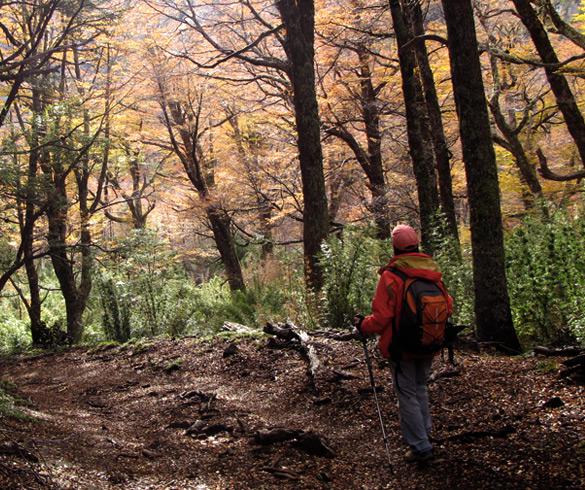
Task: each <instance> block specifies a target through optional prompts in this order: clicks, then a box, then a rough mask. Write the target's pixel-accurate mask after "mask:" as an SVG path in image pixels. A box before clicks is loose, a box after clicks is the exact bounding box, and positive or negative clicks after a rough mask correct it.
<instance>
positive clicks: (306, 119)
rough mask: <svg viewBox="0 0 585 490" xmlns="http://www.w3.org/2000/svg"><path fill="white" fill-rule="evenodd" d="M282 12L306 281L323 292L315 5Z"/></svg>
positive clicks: (283, 3) (303, 0)
mask: <svg viewBox="0 0 585 490" xmlns="http://www.w3.org/2000/svg"><path fill="white" fill-rule="evenodd" d="M277 6H278V10H279V12H280V17H281V19H282V23H283V24H284V27H285V29H286V35H285V38H284V49H285V51H286V54H287V57H288V60H289V74H290V78H291V82H292V87H293V104H294V108H295V122H296V129H297V134H298V139H297V144H298V150H299V161H300V166H301V179H302V187H303V198H304V207H303V225H304V226H303V245H304V257H305V278H306V282H307V285H308V286H309V287H310V288H311V289H313V290H320V289H321V287H322V286H323V271H322V268H321V265H320V264H319V260H318V254H319V253H320V251H321V243H322V242H323V240H324V239H325V238H326V237H327V234H328V232H329V216H328V207H327V194H326V187H325V177H324V174H323V152H322V148H321V134H320V120H319V109H318V106H317V93H316V89H315V67H314V62H315V48H314V43H315V6H314V3H313V0H297V1H295V0H280V1H279V2H278V3H277Z"/></svg>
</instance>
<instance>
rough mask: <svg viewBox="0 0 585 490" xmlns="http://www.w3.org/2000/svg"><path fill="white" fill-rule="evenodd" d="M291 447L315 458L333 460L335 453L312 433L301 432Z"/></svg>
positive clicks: (318, 436)
mask: <svg viewBox="0 0 585 490" xmlns="http://www.w3.org/2000/svg"><path fill="white" fill-rule="evenodd" d="M293 446H294V447H296V448H298V449H301V450H302V451H305V452H306V453H309V454H314V455H315V456H323V457H326V458H333V457H334V456H335V452H334V451H333V449H331V448H330V447H329V446H328V445H327V443H326V442H325V441H324V440H323V438H322V437H321V436H320V435H319V434H317V433H316V432H313V431H308V432H303V433H302V434H300V435H299V436H298V437H297V438H296V439H295V441H294V442H293Z"/></svg>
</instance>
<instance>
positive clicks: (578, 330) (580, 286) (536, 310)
mask: <svg viewBox="0 0 585 490" xmlns="http://www.w3.org/2000/svg"><path fill="white" fill-rule="evenodd" d="M506 252H507V253H506V261H507V263H506V265H507V272H508V289H509V292H510V300H511V305H512V313H513V316H514V322H515V325H516V329H517V331H518V333H519V334H520V335H521V336H522V337H523V339H524V340H525V341H526V342H529V343H531V342H536V341H538V342H544V343H547V344H552V345H555V344H565V343H570V342H574V341H575V339H579V340H581V341H582V342H583V341H584V340H585V338H584V333H585V332H584V326H585V321H584V320H583V318H585V301H584V299H583V291H584V290H585V218H584V216H583V210H582V209H580V210H578V212H577V213H571V212H570V211H568V210H566V209H560V210H557V211H554V212H551V213H550V217H549V218H543V217H539V216H531V217H528V218H526V219H525V220H524V223H523V224H522V226H519V227H518V228H516V229H515V230H513V231H512V232H511V233H510V234H509V235H508V236H507V240H506Z"/></svg>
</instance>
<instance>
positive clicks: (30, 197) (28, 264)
mask: <svg viewBox="0 0 585 490" xmlns="http://www.w3.org/2000/svg"><path fill="white" fill-rule="evenodd" d="M31 97H32V113H33V122H32V132H31V138H30V147H31V151H30V154H29V160H28V175H27V190H26V203H25V212H24V221H23V223H22V226H21V236H22V248H23V253H24V268H25V270H26V277H27V281H28V290H29V295H30V300H29V304H28V305H27V311H28V316H29V319H30V330H31V336H32V343H33V345H39V346H42V345H44V344H45V343H46V341H47V338H48V335H47V328H46V326H45V325H44V324H43V322H42V321H41V291H40V285H39V273H38V271H37V268H36V265H35V262H34V249H33V245H34V226H33V222H34V220H35V217H34V215H35V201H36V200H37V199H38V198H39V196H38V195H37V193H36V191H35V183H36V181H37V172H38V163H39V149H38V146H39V142H40V137H41V135H43V133H44V128H43V127H42V124H43V123H42V122H40V121H41V118H42V112H43V107H42V100H41V95H40V93H39V90H38V88H36V87H35V86H34V85H33V87H32V90H31Z"/></svg>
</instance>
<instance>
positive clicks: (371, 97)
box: [358, 50, 390, 240]
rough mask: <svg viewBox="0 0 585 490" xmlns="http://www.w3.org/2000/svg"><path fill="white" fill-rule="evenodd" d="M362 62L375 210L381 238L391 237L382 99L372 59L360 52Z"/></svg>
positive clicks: (362, 91) (362, 105) (362, 99)
mask: <svg viewBox="0 0 585 490" xmlns="http://www.w3.org/2000/svg"><path fill="white" fill-rule="evenodd" d="M358 57H359V60H360V85H361V97H360V104H361V110H362V117H363V118H364V123H365V127H366V138H367V144H368V171H367V172H366V174H367V177H368V180H369V184H370V191H371V193H372V210H373V212H374V221H375V222H376V227H377V228H378V238H380V239H382V240H384V239H387V238H390V221H389V216H388V197H387V195H386V190H387V189H386V179H385V177H384V166H383V163H382V132H381V130H380V109H379V104H380V102H379V100H378V96H377V93H376V90H375V88H374V84H373V82H372V73H371V70H370V64H369V63H370V56H369V55H368V54H367V53H366V52H365V51H364V50H360V51H358Z"/></svg>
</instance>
